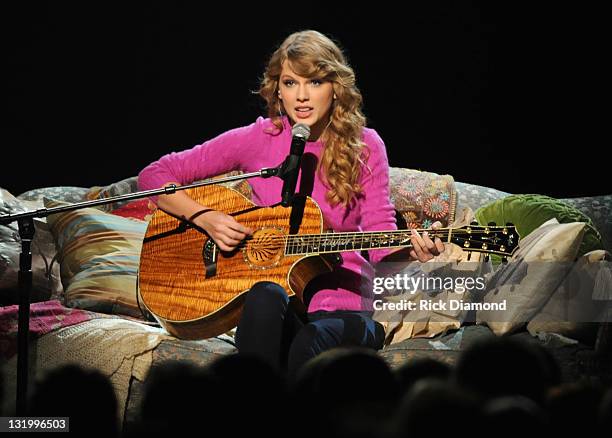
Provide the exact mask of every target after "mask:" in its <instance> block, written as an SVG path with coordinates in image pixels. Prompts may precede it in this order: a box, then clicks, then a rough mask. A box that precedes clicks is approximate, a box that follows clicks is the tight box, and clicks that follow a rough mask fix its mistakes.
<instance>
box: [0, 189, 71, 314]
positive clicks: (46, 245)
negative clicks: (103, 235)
mask: <svg viewBox="0 0 612 438" xmlns="http://www.w3.org/2000/svg"><path fill="white" fill-rule="evenodd" d="M39 208H42V202H37V201H25V200H21V199H18V198H15V197H14V196H13V195H12V194H10V193H9V192H8V191H6V190H4V189H0V215H6V214H13V213H22V212H25V211H32V210H37V209H39ZM34 229H35V233H34V241H33V242H32V251H31V252H32V291H31V295H30V299H31V301H32V302H39V301H47V300H55V299H61V297H62V293H63V287H62V282H61V280H60V269H59V264H58V263H56V260H55V255H56V249H55V241H54V239H53V235H52V234H51V231H50V230H49V227H48V225H47V222H46V219H44V218H35V219H34ZM20 254H21V239H20V237H19V228H18V224H17V222H12V223H10V224H7V225H0V305H3V306H6V305H9V304H18V303H19V283H18V272H19V255H20Z"/></svg>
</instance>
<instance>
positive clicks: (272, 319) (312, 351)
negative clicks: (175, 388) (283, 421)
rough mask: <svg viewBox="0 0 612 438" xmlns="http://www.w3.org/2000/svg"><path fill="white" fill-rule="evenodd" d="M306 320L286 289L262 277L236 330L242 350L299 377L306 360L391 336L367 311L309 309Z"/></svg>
mask: <svg viewBox="0 0 612 438" xmlns="http://www.w3.org/2000/svg"><path fill="white" fill-rule="evenodd" d="M307 318H308V321H303V320H302V319H301V318H300V317H299V316H298V314H297V313H296V312H295V311H294V310H293V308H292V306H291V304H290V302H289V297H288V296H287V293H286V292H285V290H284V289H283V288H282V287H281V286H280V285H278V284H277V283H273V282H269V281H262V282H259V283H256V284H254V285H253V287H252V288H251V290H250V291H249V293H248V294H247V298H246V302H245V305H244V308H243V311H242V317H241V319H240V322H239V323H238V329H237V331H236V346H237V347H238V351H239V352H241V353H246V354H253V355H256V356H259V357H260V358H262V359H264V360H265V361H266V362H268V363H269V364H270V365H272V366H273V367H274V368H275V369H277V370H286V371H287V373H288V375H289V376H291V377H294V376H295V375H296V373H297V371H298V370H299V369H300V368H301V366H302V365H303V364H304V363H306V362H307V361H308V360H309V359H311V358H313V357H315V356H317V355H318V354H319V353H322V352H323V351H326V350H329V349H331V348H334V347H337V346H362V347H368V348H373V349H375V350H378V349H380V348H382V346H383V342H384V339H385V333H384V328H383V326H382V325H381V324H380V323H378V322H376V321H374V320H373V319H372V318H370V316H369V315H368V314H367V312H358V311H335V312H313V313H309V314H308V316H307Z"/></svg>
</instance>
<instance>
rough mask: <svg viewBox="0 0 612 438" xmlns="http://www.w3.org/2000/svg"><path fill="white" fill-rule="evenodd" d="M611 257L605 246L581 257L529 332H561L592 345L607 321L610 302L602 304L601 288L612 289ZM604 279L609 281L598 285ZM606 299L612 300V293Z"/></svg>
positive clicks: (533, 322) (532, 321)
mask: <svg viewBox="0 0 612 438" xmlns="http://www.w3.org/2000/svg"><path fill="white" fill-rule="evenodd" d="M609 260H610V253H608V252H607V251H604V250H596V251H591V252H589V253H587V254H585V255H583V256H582V257H580V258H579V259H578V260H577V261H576V263H574V266H573V267H572V269H571V270H570V272H569V274H568V275H567V277H565V279H564V280H563V282H562V283H561V284H560V285H559V287H558V288H557V290H555V292H554V293H553V294H552V296H551V297H550V299H549V300H548V302H547V303H546V304H545V305H544V307H543V308H542V310H540V312H538V314H537V315H536V316H535V317H534V318H533V319H532V320H531V321H529V324H527V330H528V331H529V333H531V334H532V335H533V336H536V335H537V334H538V333H557V334H560V335H563V336H568V337H570V338H573V339H578V340H579V341H581V342H583V343H585V344H591V345H592V344H593V343H594V342H595V337H596V335H597V329H598V327H599V322H601V321H606V319H605V316H604V315H601V312H602V311H604V310H605V309H606V305H602V301H601V300H602V297H599V296H598V295H599V293H598V292H601V291H603V290H606V291H612V279H611V275H610V274H609V273H610V272H612V263H611V262H610V261H609ZM606 271H607V275H606ZM601 279H605V280H606V282H605V284H599V285H598V284H597V283H598V281H599V280H601ZM598 289H601V291H598ZM605 300H606V301H609V300H610V297H606V298H605Z"/></svg>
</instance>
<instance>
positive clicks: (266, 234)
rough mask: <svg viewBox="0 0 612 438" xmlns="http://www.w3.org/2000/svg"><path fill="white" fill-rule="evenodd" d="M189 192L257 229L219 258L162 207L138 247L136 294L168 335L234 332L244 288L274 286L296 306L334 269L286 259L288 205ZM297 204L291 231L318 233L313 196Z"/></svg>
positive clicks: (324, 262) (321, 262) (226, 192)
mask: <svg viewBox="0 0 612 438" xmlns="http://www.w3.org/2000/svg"><path fill="white" fill-rule="evenodd" d="M187 193H188V194H189V195H190V196H191V197H192V198H193V199H195V200H196V201H198V202H199V203H201V204H202V205H206V206H208V207H210V208H211V209H214V210H218V211H222V212H225V213H226V214H229V215H231V216H233V217H234V218H235V219H236V220H237V221H238V222H240V223H241V224H243V225H245V226H247V227H250V228H252V229H253V230H255V232H254V233H253V236H252V239H250V240H248V241H246V245H241V246H240V247H238V248H237V249H235V250H234V251H232V252H231V253H224V252H221V251H220V250H219V248H218V247H217V246H216V245H215V244H214V242H213V241H212V239H210V238H209V237H208V235H207V234H206V233H205V232H204V230H201V229H199V228H197V227H195V226H194V225H192V224H190V223H188V222H187V221H184V220H182V219H178V218H175V217H174V216H171V215H169V214H167V213H165V212H164V211H162V210H161V209H158V210H157V211H156V212H155V214H154V215H153V217H152V219H151V221H150V223H149V226H148V228H147V232H146V234H145V238H144V242H143V246H142V253H141V257H140V270H139V274H138V294H139V298H140V301H141V303H142V305H144V307H145V308H146V309H147V310H148V311H149V312H150V313H151V314H152V315H153V316H154V317H155V318H156V319H157V320H158V321H159V323H160V324H161V325H162V326H163V327H164V328H165V329H166V330H167V331H168V332H169V333H170V334H172V335H174V336H176V337H178V338H182V339H204V338H208V337H212V336H217V335H220V334H222V333H224V332H226V331H228V330H230V329H232V328H233V327H235V326H236V325H237V323H238V321H239V318H240V314H241V310H242V306H243V304H244V302H245V298H246V295H247V294H248V291H249V289H250V288H251V286H253V285H254V284H255V283H257V282H260V281H272V282H275V283H278V284H279V285H281V286H282V287H283V288H284V289H285V290H286V291H287V293H288V294H289V296H293V295H297V297H298V298H299V299H300V300H299V301H298V303H301V298H302V292H303V291H304V288H305V287H306V285H307V284H308V282H309V281H310V280H311V279H313V278H314V277H316V276H317V275H319V274H321V273H324V272H330V271H331V270H332V269H333V262H332V258H331V257H328V256H319V255H315V256H312V255H309V256H303V255H297V256H296V255H285V238H286V236H287V235H288V234H289V232H290V228H289V224H290V214H291V211H292V209H291V208H285V207H282V206H280V205H279V206H272V207H259V206H256V205H255V204H253V203H252V202H251V201H249V200H248V199H247V198H245V197H244V196H243V195H241V194H240V193H238V192H236V191H234V190H232V189H229V188H226V187H223V186H219V185H211V186H206V187H197V188H193V189H187ZM296 199H298V198H296ZM301 205H302V206H303V209H302V211H303V215H301V221H300V222H299V225H297V226H295V228H296V230H291V231H295V233H294V234H319V233H321V232H322V231H323V216H322V214H321V210H320V209H319V206H318V205H317V204H316V203H315V201H313V200H312V199H311V198H302V203H301ZM294 210H296V208H294Z"/></svg>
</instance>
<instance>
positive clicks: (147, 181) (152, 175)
mask: <svg viewBox="0 0 612 438" xmlns="http://www.w3.org/2000/svg"><path fill="white" fill-rule="evenodd" d="M260 123H261V121H260V120H259V119H258V121H256V122H255V123H253V124H251V125H249V126H244V127H241V128H236V129H232V130H230V131H227V132H224V133H223V134H221V135H219V136H217V137H215V138H213V139H212V140H209V141H207V142H205V143H202V144H200V145H197V146H194V147H193V148H191V149H188V150H185V151H182V152H171V153H169V154H167V155H164V156H163V157H161V158H160V159H159V160H157V161H154V162H153V163H151V164H149V165H148V166H147V167H145V168H144V169H143V170H142V171H141V172H140V173H139V174H138V188H139V190H151V189H157V188H160V187H162V186H163V185H164V184H166V183H168V182H171V181H176V182H178V183H180V184H181V185H185V184H190V183H191V182H193V181H197V180H201V179H205V178H210V177H213V176H215V175H219V174H221V173H225V172H229V171H232V170H243V168H244V163H247V162H248V160H250V159H251V155H252V154H253V153H254V152H253V151H254V150H257V145H256V143H257V141H260V140H261V138H260V136H259V135H258V129H259V128H260V126H259V125H260ZM259 130H260V129H259ZM151 199H152V200H153V201H154V202H157V197H151Z"/></svg>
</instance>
